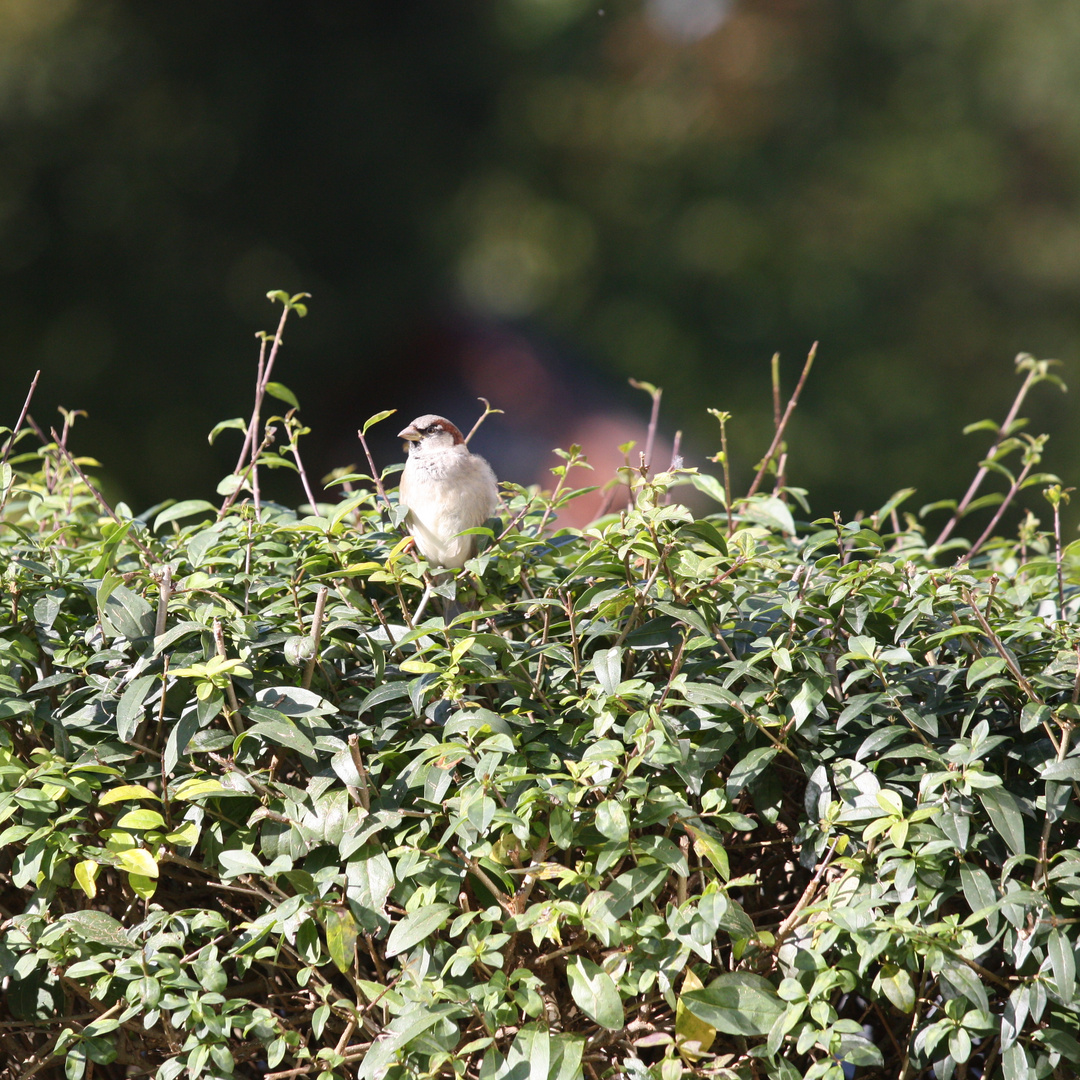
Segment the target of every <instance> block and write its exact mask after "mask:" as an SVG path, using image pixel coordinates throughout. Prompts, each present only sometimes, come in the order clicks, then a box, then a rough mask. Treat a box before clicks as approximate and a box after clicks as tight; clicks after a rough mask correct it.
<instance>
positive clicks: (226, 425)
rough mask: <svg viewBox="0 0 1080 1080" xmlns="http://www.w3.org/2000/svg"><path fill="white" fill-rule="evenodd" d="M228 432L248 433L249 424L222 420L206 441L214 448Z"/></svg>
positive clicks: (237, 419)
mask: <svg viewBox="0 0 1080 1080" xmlns="http://www.w3.org/2000/svg"><path fill="white" fill-rule="evenodd" d="M228 430H236V431H247V422H246V421H245V420H243V419H242V418H241V417H239V416H237V417H234V418H233V419H232V420H222V421H221V422H220V423H218V424H215V425H214V426H213V428H211V430H210V434H209V435H207V437H206V441H207V442H208V443H209V444H210V445H211V446H213V445H214V440H215V439H216V438H217V437H218V436H219V435H220V434H221V433H222V432H223V431H228ZM154 531H155V532H156V531H157V524H156V523H155V525H154Z"/></svg>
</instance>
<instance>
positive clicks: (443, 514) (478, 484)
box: [398, 414, 499, 570]
mask: <svg viewBox="0 0 1080 1080" xmlns="http://www.w3.org/2000/svg"><path fill="white" fill-rule="evenodd" d="M398 438H400V439H407V440H408V441H409V460H408V461H407V462H406V463H405V471H404V472H403V473H402V474H401V488H400V491H399V496H398V497H399V498H400V500H401V503H402V505H403V506H406V507H408V510H409V513H408V517H407V519H406V521H407V523H408V526H409V531H410V532H411V533H412V535H413V538H414V539H415V541H416V546H417V548H419V550H420V554H421V555H423V556H424V558H425V559H427V561H428V562H429V563H431V565H432V566H442V567H445V568H446V569H448V570H456V569H459V568H460V567H462V566H464V565H465V563H466V561H467V560H468V559H471V558H472V557H473V555H475V554H476V536H475V534H470V535H469V536H459V535H458V534H459V533H460V532H462V530H464V529H475V528H477V527H478V526H480V525H483V524H484V522H485V521H487V519H488V518H489V517H491V516H492V514H494V513H495V510H496V507H497V506H498V503H499V491H498V488H497V487H496V480H495V474H494V473H493V472H492V471H491V466H490V465H489V464H488V463H487V462H486V461H485V460H484V459H483V458H482V457H479V456H478V455H476V454H472V453H470V452H469V448H468V446H466V445H465V440H464V439H463V438H462V437H461V432H460V431H458V429H457V428H456V427H454V425H453V424H451V423H450V421H449V420H446V419H444V418H443V417H441V416H433V415H431V414H428V415H427V416H418V417H417V418H416V419H415V420H414V421H413V422H412V423H411V424H410V425H409V426H408V427H407V428H405V430H404V431H400V432H398Z"/></svg>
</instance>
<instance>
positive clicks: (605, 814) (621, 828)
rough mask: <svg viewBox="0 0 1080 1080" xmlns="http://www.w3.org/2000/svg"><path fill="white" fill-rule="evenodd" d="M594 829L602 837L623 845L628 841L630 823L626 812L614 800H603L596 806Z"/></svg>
mask: <svg viewBox="0 0 1080 1080" xmlns="http://www.w3.org/2000/svg"><path fill="white" fill-rule="evenodd" d="M596 828H597V829H598V830H599V832H600V834H601V835H602V836H606V837H607V838H608V839H609V840H614V841H615V842H616V843H619V844H625V843H626V842H627V841H628V840H629V839H630V822H629V820H628V819H627V817H626V811H625V810H624V809H623V807H622V804H621V803H618V802H616V801H615V800H614V799H605V800H604V801H603V802H602V803H600V805H599V806H597V808H596Z"/></svg>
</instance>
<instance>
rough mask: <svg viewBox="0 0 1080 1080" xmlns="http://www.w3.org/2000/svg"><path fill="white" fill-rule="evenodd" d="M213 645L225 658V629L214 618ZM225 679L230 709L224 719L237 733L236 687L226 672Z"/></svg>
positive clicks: (233, 731) (238, 709)
mask: <svg viewBox="0 0 1080 1080" xmlns="http://www.w3.org/2000/svg"><path fill="white" fill-rule="evenodd" d="M214 646H215V648H216V651H217V655H218V656H220V657H221V659H222V660H225V659H227V653H226V652H225V630H224V628H223V627H222V625H221V620H220V619H215V620H214ZM225 679H226V682H225V693H226V694H227V695H228V698H229V709H230V711H229V712H228V713H226V715H225V719H226V720H227V721H228V723H229V730H230V731H231V732H232V733H233V734H234V735H239V734H240V725H239V722H238V720H237V719H236V718H237V717H239V715H240V702H238V701H237V700H236V689H235V687H234V686H233V681H232V675H230V674H226V675H225Z"/></svg>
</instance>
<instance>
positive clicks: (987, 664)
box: [967, 656, 1007, 688]
mask: <svg viewBox="0 0 1080 1080" xmlns="http://www.w3.org/2000/svg"><path fill="white" fill-rule="evenodd" d="M1006 666H1007V665H1006V664H1005V661H1004V660H1003V659H1002V658H1001V657H1000V656H980V657H979V659H978V660H976V661H975V662H974V663H973V664H972V665H971V667H969V668H968V673H967V686H968V687H969V688H970V687H972V686H974V685H975V684H976V683H979V682H982V681H983V679H989V678H990V677H991V676H992V675H997V674H998V673H999V672H1002V671H1004V670H1005V668H1006Z"/></svg>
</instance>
